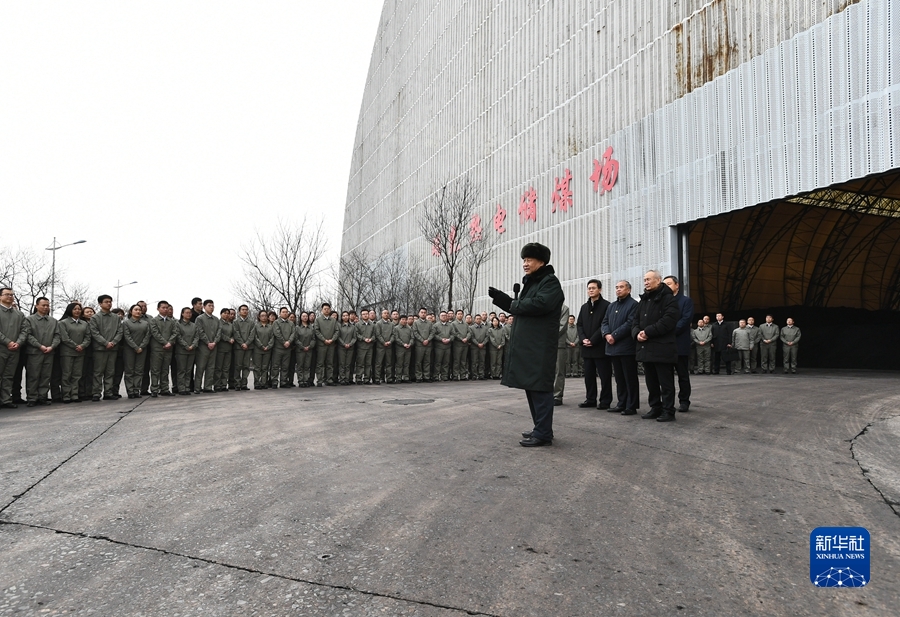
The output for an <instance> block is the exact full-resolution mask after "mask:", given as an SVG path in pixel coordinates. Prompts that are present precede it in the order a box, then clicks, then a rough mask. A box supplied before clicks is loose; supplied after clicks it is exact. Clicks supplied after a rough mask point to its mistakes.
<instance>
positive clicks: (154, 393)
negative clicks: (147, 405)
mask: <svg viewBox="0 0 900 617" xmlns="http://www.w3.org/2000/svg"><path fill="white" fill-rule="evenodd" d="M158 396H159V395H158V394H157V393H156V392H151V393H150V398H156V397H158Z"/></svg>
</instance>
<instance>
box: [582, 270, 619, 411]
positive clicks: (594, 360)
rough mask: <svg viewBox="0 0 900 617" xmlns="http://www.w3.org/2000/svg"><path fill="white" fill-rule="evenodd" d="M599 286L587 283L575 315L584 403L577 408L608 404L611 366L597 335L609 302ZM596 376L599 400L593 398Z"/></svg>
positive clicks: (610, 397) (604, 346)
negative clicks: (581, 302)
mask: <svg viewBox="0 0 900 617" xmlns="http://www.w3.org/2000/svg"><path fill="white" fill-rule="evenodd" d="M602 289H603V284H602V283H601V282H600V281H598V280H597V279H591V280H590V281H588V284H587V292H588V301H587V302H585V303H584V305H582V307H581V310H580V311H579V312H578V321H577V322H576V323H575V325H576V326H577V327H578V338H579V339H581V357H582V359H583V361H584V388H585V397H584V402H583V403H579V405H578V406H579V407H593V406H594V405H597V409H609V405H610V403H612V364H610V361H609V358H608V357H607V356H606V340H605V338H604V337H603V332H601V325H602V324H603V317H604V316H606V309H607V308H609V302H608V301H607V300H604V299H603V296H602V295H600V290H602ZM597 377H600V399H599V400H598V399H597Z"/></svg>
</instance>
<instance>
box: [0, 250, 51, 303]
mask: <svg viewBox="0 0 900 617" xmlns="http://www.w3.org/2000/svg"><path fill="white" fill-rule="evenodd" d="M51 270H52V268H51V264H50V260H49V259H47V257H46V256H45V255H43V254H41V253H35V252H34V251H33V250H32V249H30V248H25V249H23V248H19V249H16V250H12V249H9V248H5V249H3V250H2V251H0V285H3V286H4V287H9V288H10V289H12V290H13V293H15V295H16V303H17V304H18V305H19V309H20V310H22V311H23V312H25V313H33V312H34V307H35V303H36V300H37V299H38V298H40V297H43V296H49V295H50V284H51V282H52V276H51V274H52V273H51ZM58 280H59V272H58V271H57V281H58Z"/></svg>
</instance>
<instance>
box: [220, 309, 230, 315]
mask: <svg viewBox="0 0 900 617" xmlns="http://www.w3.org/2000/svg"><path fill="white" fill-rule="evenodd" d="M225 313H231V309H227V308H223V309H222V310H221V311H219V315H224V314H225Z"/></svg>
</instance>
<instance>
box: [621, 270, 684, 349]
mask: <svg viewBox="0 0 900 617" xmlns="http://www.w3.org/2000/svg"><path fill="white" fill-rule="evenodd" d="M679 314H680V311H679V310H678V301H677V300H676V299H675V295H674V294H673V293H672V290H671V289H669V287H668V286H667V285H663V284H662V283H660V285H659V287H657V288H656V289H654V290H653V291H645V292H644V293H642V294H641V301H640V303H638V308H637V311H636V312H635V314H634V321H633V323H632V326H631V334H632V336H633V337H634V338H635V340H636V343H635V348H636V354H635V356H636V358H637V361H638V362H668V363H671V364H675V362H676V361H677V360H678V348H677V347H676V346H675V325H676V324H677V323H678V316H679ZM641 330H643V331H644V334H646V335H647V340H646V341H643V342H641V341H637V335H638V333H639V332H640V331H641Z"/></svg>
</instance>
